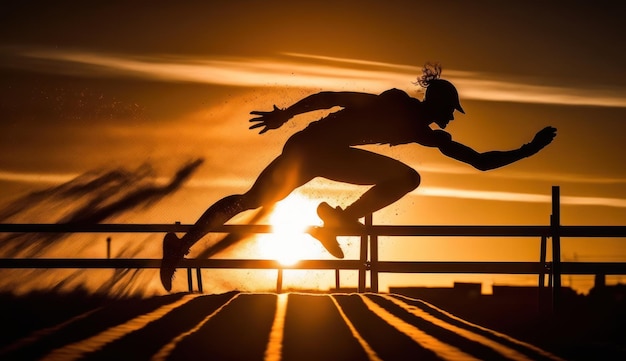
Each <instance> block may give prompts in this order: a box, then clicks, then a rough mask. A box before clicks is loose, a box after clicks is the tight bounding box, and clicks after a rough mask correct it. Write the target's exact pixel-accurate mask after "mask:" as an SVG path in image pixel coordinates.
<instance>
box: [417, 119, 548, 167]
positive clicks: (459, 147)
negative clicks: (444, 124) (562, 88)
mask: <svg viewBox="0 0 626 361" xmlns="http://www.w3.org/2000/svg"><path fill="white" fill-rule="evenodd" d="M555 136H556V128H553V127H545V128H544V129H542V130H540V131H539V132H537V134H536V135H535V137H534V138H533V140H532V141H531V142H530V143H527V144H524V145H522V146H521V147H520V148H519V149H514V150H508V151H498V150H496V151H489V152H484V153H479V152H477V151H475V150H474V149H472V148H470V147H468V146H466V145H464V144H461V143H458V142H455V141H453V140H452V137H451V136H450V134H449V133H447V132H444V131H443V130H435V131H433V137H432V139H431V138H430V137H429V139H427V141H425V142H419V143H422V144H424V145H428V146H434V147H437V148H439V150H440V151H441V153H443V154H445V155H446V156H448V157H450V158H453V159H456V160H459V161H461V162H464V163H467V164H469V165H471V166H473V167H474V168H476V169H479V170H483V171H485V170H490V169H495V168H500V167H503V166H505V165H508V164H511V163H514V162H517V161H518V160H520V159H523V158H527V157H530V156H531V155H533V154H535V153H537V152H539V151H540V150H541V149H543V148H544V147H545V146H546V145H548V144H550V143H551V142H552V140H553V139H554V137H555Z"/></svg>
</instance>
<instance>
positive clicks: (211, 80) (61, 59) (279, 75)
mask: <svg viewBox="0 0 626 361" xmlns="http://www.w3.org/2000/svg"><path fill="white" fill-rule="evenodd" d="M3 53H5V55H6V53H9V56H13V57H14V58H15V60H16V64H19V66H22V67H28V66H29V65H28V63H29V62H28V60H31V62H30V63H31V64H30V69H31V70H34V71H43V72H55V73H68V74H69V73H71V74H74V75H81V76H127V77H136V78H144V79H151V80H161V81H171V82H194V83H206V84H215V85H228V86H244V87H262V86H272V87H274V86H275V87H300V88H315V89H325V90H346V89H351V90H354V89H357V90H362V91H370V92H379V91H382V90H384V89H387V88H390V87H401V88H402V87H406V88H407V89H408V88H414V85H413V84H412V83H411V82H412V81H413V80H414V79H416V76H417V75H419V74H420V73H421V66H411V65H402V64H393V63H384V62H374V61H368V60H359V59H346V58H335V57H328V56H319V55H310V54H299V53H284V54H281V55H280V56H277V57H276V58H274V59H267V58H263V59H262V58H225V57H204V58H200V57H188V58H183V57H174V56H151V57H149V56H130V55H122V54H108V53H95V52H87V51H77V50H62V49H47V48H33V49H17V48H12V49H4V50H3ZM25 60H26V61H25ZM16 64H14V65H13V66H17V65H16ZM445 75H446V77H447V78H448V79H450V80H451V81H453V82H454V83H455V84H456V85H457V87H458V88H459V89H460V90H461V92H462V94H463V97H464V98H465V99H476V100H488V101H510V102H522V103H542V104H561V105H574V106H576V105H591V106H607V107H626V89H624V88H621V87H609V86H602V85H599V86H595V87H593V86H586V87H585V88H584V89H583V88H578V87H564V86H557V85H549V84H543V83H542V84H538V83H533V82H521V81H509V80H503V79H502V78H498V79H494V78H493V76H490V75H486V74H482V73H478V72H465V71H457V70H451V69H446V70H445ZM544 81H546V82H547V80H545V79H544Z"/></svg>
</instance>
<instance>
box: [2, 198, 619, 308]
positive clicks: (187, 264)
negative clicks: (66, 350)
mask: <svg viewBox="0 0 626 361" xmlns="http://www.w3.org/2000/svg"><path fill="white" fill-rule="evenodd" d="M191 227H192V225H183V224H179V223H176V224H76V223H63V224H34V223H23V224H0V233H109V234H110V233H160V232H163V233H165V232H187V231H188V230H189V229H190V228H191ZM272 231H273V230H272V227H271V226H269V225H224V226H221V227H217V228H216V229H214V230H212V232H215V233H249V234H250V233H272ZM336 231H337V233H338V234H340V235H342V236H360V239H361V242H360V252H359V259H353V260H302V261H299V262H298V263H297V264H295V265H291V266H287V265H282V264H280V263H279V262H278V261H276V260H266V259H185V260H183V262H181V264H180V266H179V267H180V268H186V269H187V272H188V283H189V290H190V291H193V285H192V283H193V282H192V281H193V280H192V277H193V274H192V271H191V270H192V269H194V268H195V269H196V277H197V283H198V289H199V290H200V291H202V279H201V272H200V271H201V269H204V268H213V269H215V268H223V269H276V270H277V271H278V280H277V289H278V290H279V291H280V289H281V287H282V272H283V270H284V269H326V270H335V281H336V286H337V287H338V288H339V270H358V272H359V277H358V280H359V281H358V282H359V284H358V291H359V292H363V291H364V290H365V287H366V284H365V281H366V272H368V271H369V272H370V287H371V290H372V291H373V292H378V275H379V273H475V274H536V275H538V277H539V287H540V288H542V287H544V286H545V284H544V283H545V275H548V276H549V279H550V283H549V284H550V286H551V287H552V290H553V292H552V301H553V304H554V305H555V306H557V305H558V303H559V302H560V301H559V297H560V296H559V295H560V293H561V291H560V288H561V276H562V275H563V274H592V275H624V274H626V262H610V263H609V262H561V259H560V258H561V257H560V251H561V249H560V247H561V246H560V239H561V238H562V237H588V238H595V237H620V238H626V226H562V225H561V224H560V191H559V187H556V186H555V187H552V214H551V216H550V225H547V226H414V225H373V224H372V216H371V215H369V216H368V217H366V218H365V226H364V227H360V228H342V229H339V228H338V229H336ZM380 236H393V237H423V236H429V237H433V236H434V237H538V238H540V259H539V260H538V262H412V261H410V262H409V261H380V260H379V259H378V244H379V239H378V238H379V237H380ZM548 238H551V240H552V261H548V260H547V259H546V254H547V239H548ZM159 266H160V260H159V259H147V258H133V259H110V258H101V259H98V258H0V268H16V269H25V268H79V269H83V268H84V269H94V268H98V269H102V268H111V269H120V268H131V269H132V268H137V269H139V268H159Z"/></svg>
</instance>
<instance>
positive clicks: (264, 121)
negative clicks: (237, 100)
mask: <svg viewBox="0 0 626 361" xmlns="http://www.w3.org/2000/svg"><path fill="white" fill-rule="evenodd" d="M250 114H253V115H260V117H257V118H252V119H250V122H251V123H255V122H256V123H255V124H253V125H251V126H250V128H249V129H256V128H259V127H264V128H263V129H261V131H260V132H259V134H263V133H265V132H267V131H268V130H270V129H278V128H280V126H281V125H283V124H285V123H286V122H287V121H288V120H289V118H290V116H289V115H288V114H287V112H286V111H285V110H284V109H280V108H278V107H277V106H276V105H274V109H273V110H272V111H270V112H262V111H258V110H253V111H251V112H250Z"/></svg>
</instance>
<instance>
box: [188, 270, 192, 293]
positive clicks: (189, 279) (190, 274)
mask: <svg viewBox="0 0 626 361" xmlns="http://www.w3.org/2000/svg"><path fill="white" fill-rule="evenodd" d="M187 285H188V286H189V292H193V274H192V273H191V268H187Z"/></svg>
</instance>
